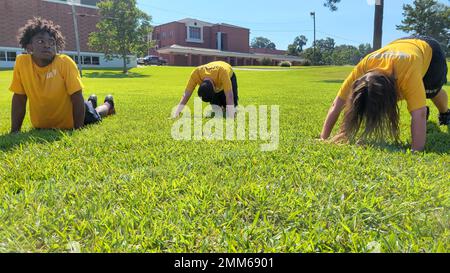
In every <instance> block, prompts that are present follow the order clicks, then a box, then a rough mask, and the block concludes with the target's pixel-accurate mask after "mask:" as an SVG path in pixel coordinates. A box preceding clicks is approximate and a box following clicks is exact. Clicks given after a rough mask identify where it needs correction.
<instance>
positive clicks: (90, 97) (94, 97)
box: [88, 94, 97, 109]
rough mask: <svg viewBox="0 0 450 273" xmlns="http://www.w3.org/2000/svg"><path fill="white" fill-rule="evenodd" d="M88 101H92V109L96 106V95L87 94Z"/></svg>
mask: <svg viewBox="0 0 450 273" xmlns="http://www.w3.org/2000/svg"><path fill="white" fill-rule="evenodd" d="M88 101H90V102H91V103H92V106H93V107H94V109H95V108H97V95H95V94H92V95H91V96H89V98H88Z"/></svg>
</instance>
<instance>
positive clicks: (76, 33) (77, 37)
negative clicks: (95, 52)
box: [69, 0, 83, 77]
mask: <svg viewBox="0 0 450 273" xmlns="http://www.w3.org/2000/svg"><path fill="white" fill-rule="evenodd" d="M69 3H71V6H72V18H73V28H74V31H75V43H76V46H77V54H78V64H77V65H78V70H79V71H80V76H81V77H83V69H82V65H81V56H80V37H79V35H78V22H77V13H76V11H75V2H74V0H71V1H70V2H69Z"/></svg>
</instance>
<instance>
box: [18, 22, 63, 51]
mask: <svg viewBox="0 0 450 273" xmlns="http://www.w3.org/2000/svg"><path fill="white" fill-rule="evenodd" d="M60 28H61V27H60V26H59V25H56V24H55V23H53V21H50V20H46V19H42V18H41V17H34V18H33V19H30V20H28V22H27V23H26V25H25V26H24V27H22V28H20V29H19V35H18V36H17V39H18V40H19V44H20V46H21V47H22V48H23V49H26V48H27V45H29V44H31V39H32V38H33V37H34V36H36V35H37V34H39V33H42V32H47V33H48V34H49V35H50V36H52V37H53V38H54V39H55V40H56V49H57V50H58V51H61V50H63V49H64V46H65V45H66V42H65V40H64V36H63V35H62V33H61V31H60Z"/></svg>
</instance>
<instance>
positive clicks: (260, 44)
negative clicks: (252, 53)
mask: <svg viewBox="0 0 450 273" xmlns="http://www.w3.org/2000/svg"><path fill="white" fill-rule="evenodd" d="M251 47H253V48H269V49H276V46H275V44H274V43H273V42H272V41H271V40H269V39H267V38H264V37H256V38H254V39H253V40H252V43H251Z"/></svg>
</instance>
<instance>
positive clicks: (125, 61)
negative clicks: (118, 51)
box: [122, 54, 128, 74]
mask: <svg viewBox="0 0 450 273" xmlns="http://www.w3.org/2000/svg"><path fill="white" fill-rule="evenodd" d="M122 59H123V74H127V73H128V69H127V55H125V54H124V55H122Z"/></svg>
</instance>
